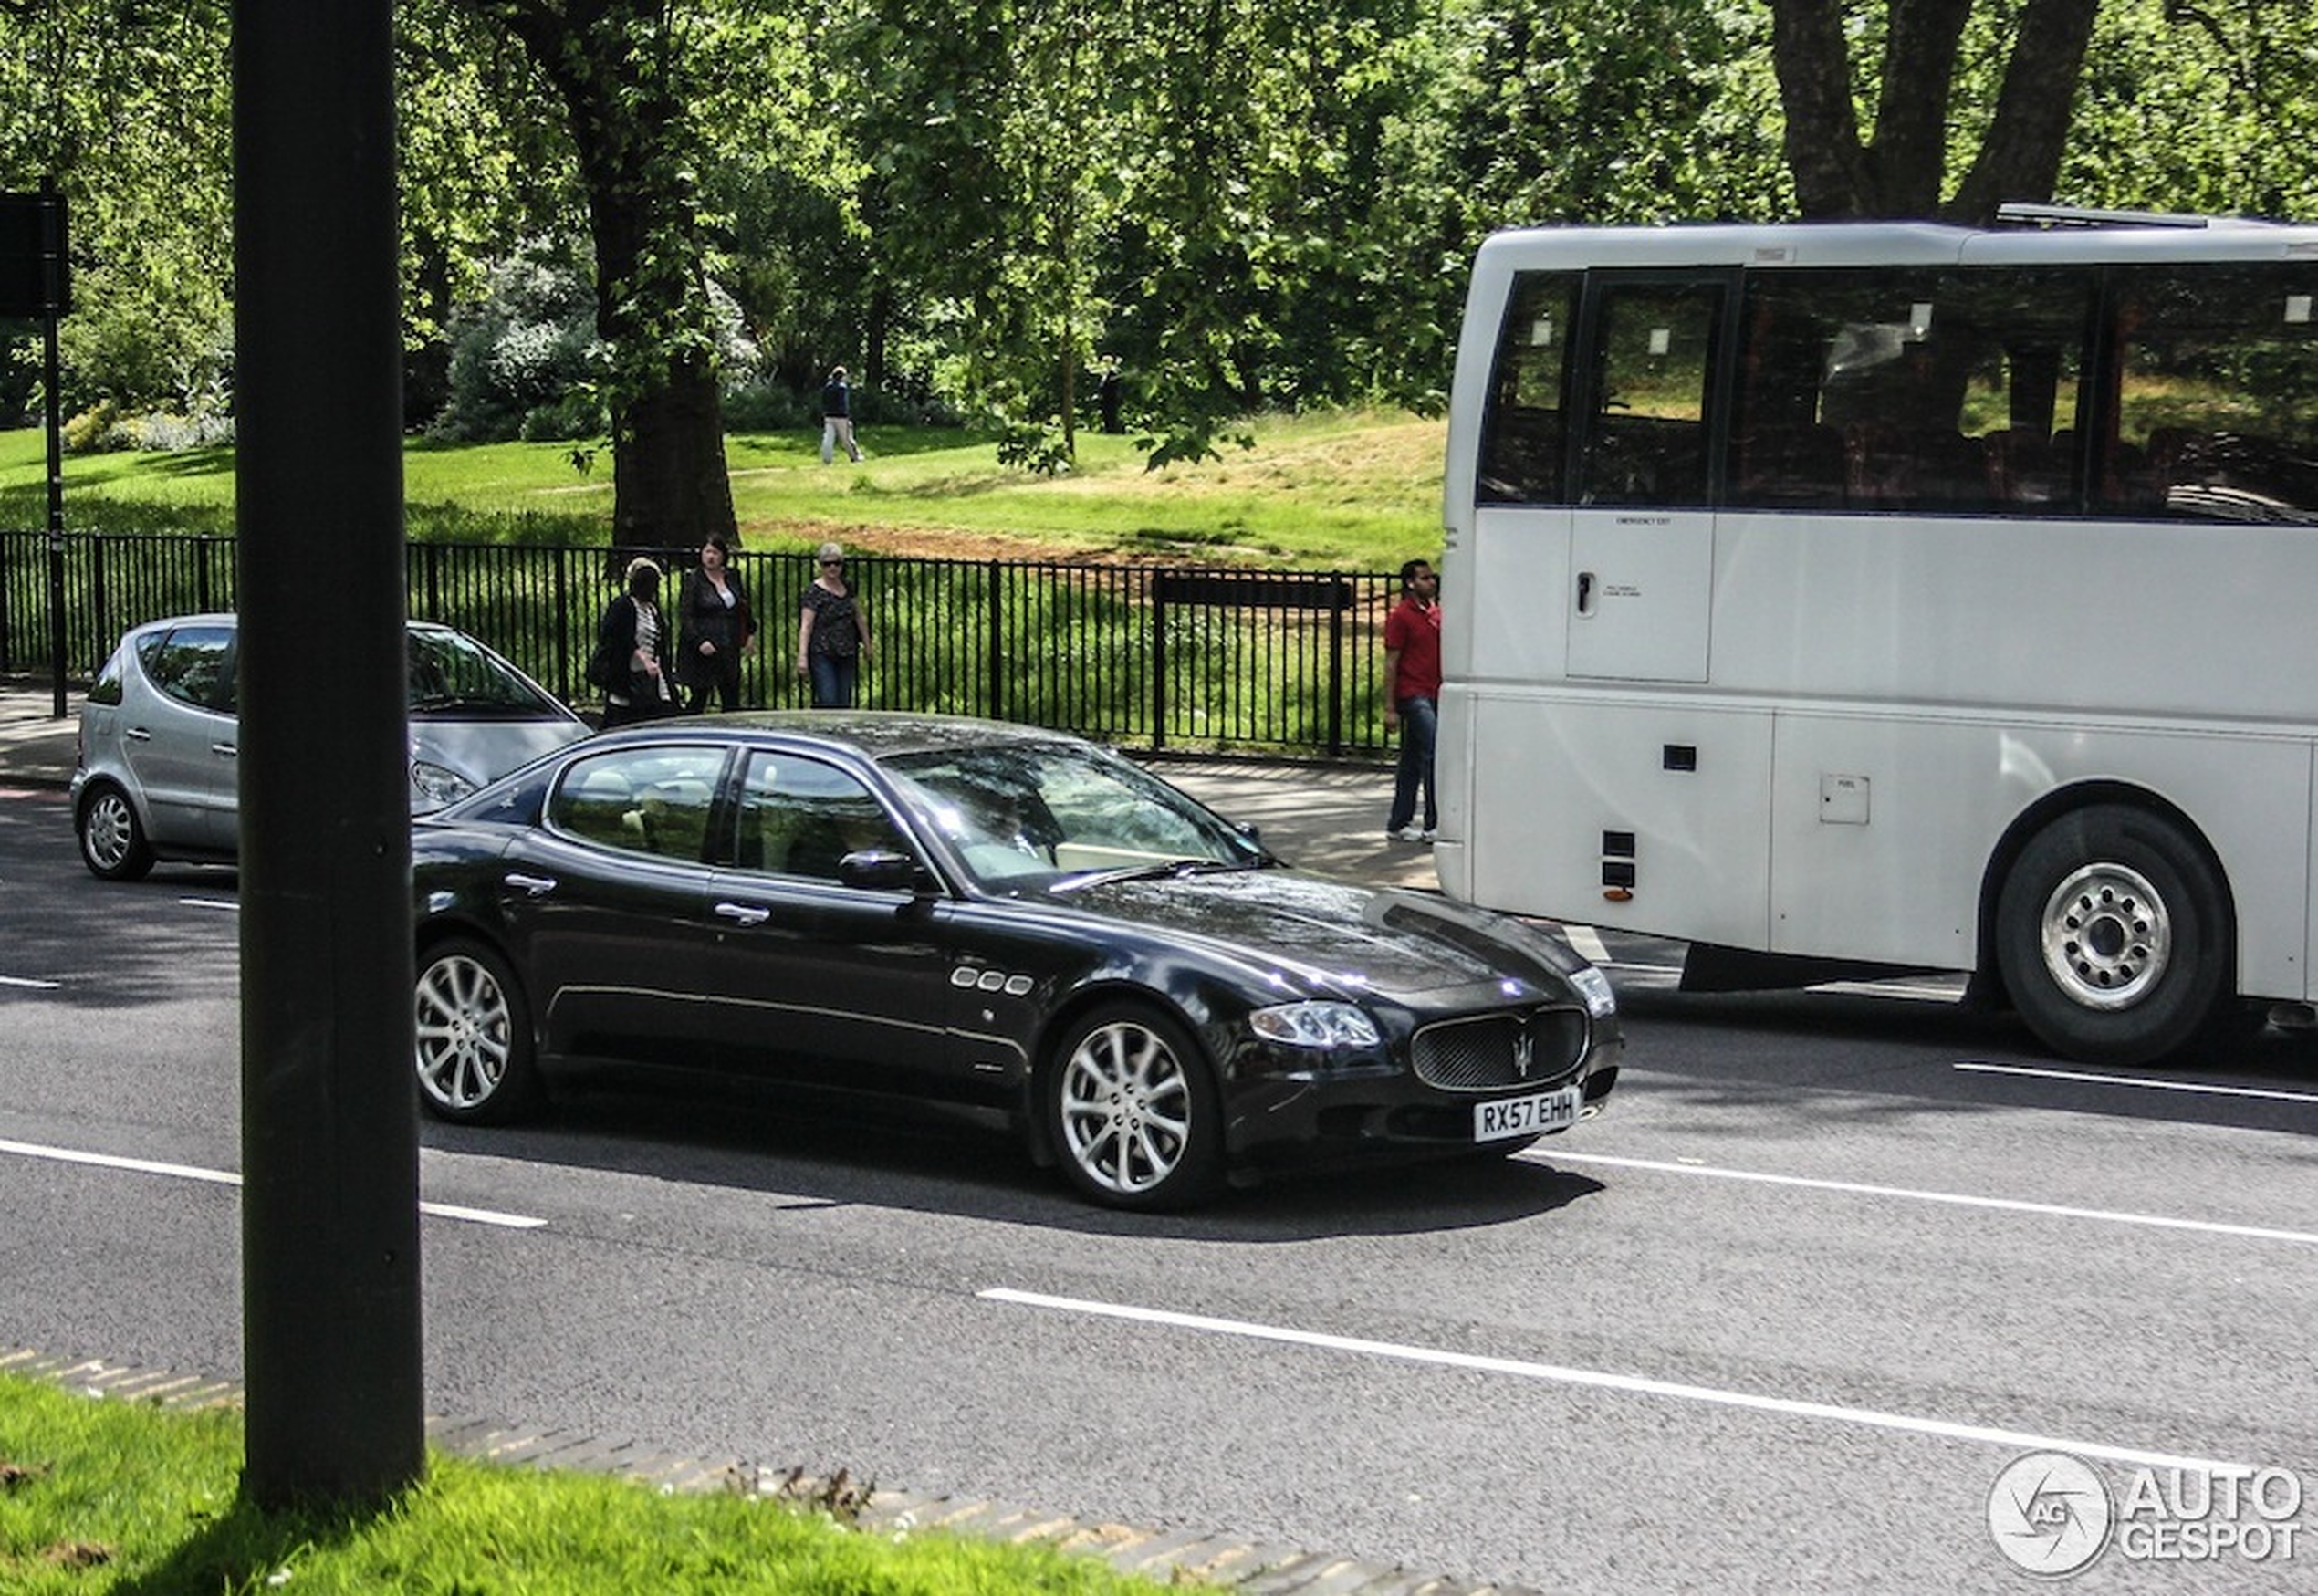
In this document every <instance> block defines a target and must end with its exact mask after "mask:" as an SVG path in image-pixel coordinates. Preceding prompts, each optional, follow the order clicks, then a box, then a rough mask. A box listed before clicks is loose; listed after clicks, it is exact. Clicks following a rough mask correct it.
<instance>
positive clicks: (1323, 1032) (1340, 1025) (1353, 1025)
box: [1248, 1003, 1383, 1048]
mask: <svg viewBox="0 0 2318 1596" xmlns="http://www.w3.org/2000/svg"><path fill="white" fill-rule="evenodd" d="M1248 1028H1250V1029H1251V1030H1253V1031H1254V1032H1255V1033H1256V1034H1257V1035H1258V1036H1259V1037H1261V1038H1263V1039H1264V1040H1266V1041H1267V1042H1277V1043H1279V1045H1280V1046H1282V1047H1287V1048H1373V1047H1376V1046H1378V1045H1380V1044H1381V1043H1382V1041H1383V1038H1382V1037H1380V1036H1378V1035H1377V1031H1376V1022H1375V1021H1374V1020H1373V1019H1371V1018H1369V1017H1368V1015H1367V1013H1366V1011H1364V1010H1363V1009H1361V1008H1359V1007H1355V1006H1353V1005H1352V1004H1350V1003H1282V1004H1279V1005H1276V1006H1274V1007H1270V1008H1259V1009H1258V1010H1256V1011H1255V1012H1254V1013H1253V1014H1251V1015H1249V1016H1248Z"/></svg>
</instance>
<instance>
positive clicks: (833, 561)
mask: <svg viewBox="0 0 2318 1596" xmlns="http://www.w3.org/2000/svg"><path fill="white" fill-rule="evenodd" d="M869 646H870V632H869V620H868V618H867V617H866V616H864V615H863V614H862V613H861V604H860V601H859V600H858V598H857V597H856V595H855V594H854V591H853V589H852V585H851V583H849V582H848V581H846V579H845V551H844V550H843V549H842V548H839V547H838V546H837V545H836V544H834V543H824V544H822V545H821V552H820V575H819V576H817V577H815V578H814V579H812V582H811V583H810V584H809V586H808V587H807V588H806V589H805V602H804V605H803V608H802V609H801V610H800V611H799V616H798V621H797V673H798V674H799V675H800V676H804V677H807V678H809V680H810V681H811V683H812V684H813V707H814V708H815V709H851V708H852V707H853V692H854V688H855V686H856V685H857V683H859V680H860V675H861V656H862V655H863V654H865V653H867V652H869Z"/></svg>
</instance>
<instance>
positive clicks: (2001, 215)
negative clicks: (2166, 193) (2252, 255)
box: [1996, 200, 2213, 227]
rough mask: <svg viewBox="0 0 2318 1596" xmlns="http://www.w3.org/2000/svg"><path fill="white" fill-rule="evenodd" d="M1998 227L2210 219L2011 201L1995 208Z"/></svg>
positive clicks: (2188, 223)
mask: <svg viewBox="0 0 2318 1596" xmlns="http://www.w3.org/2000/svg"><path fill="white" fill-rule="evenodd" d="M1996 224H1997V225H1998V226H1999V227H2210V226H2212V225H2213V218H2212V217H2210V216H2189V215H2183V214H2179V213H2177V212H2170V211H2095V210H2090V209H2088V208H2086V207H2085V206H2083V205H2036V204H2031V203H2028V202H2026V201H2024V200H2008V201H2007V202H2005V203H2003V204H2000V205H1999V206H1997V207H1996Z"/></svg>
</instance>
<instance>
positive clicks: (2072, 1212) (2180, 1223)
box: [1515, 1147, 2318, 1247]
mask: <svg viewBox="0 0 2318 1596" xmlns="http://www.w3.org/2000/svg"><path fill="white" fill-rule="evenodd" d="M1515 1156H1516V1157H1518V1158H1521V1159H1524V1160H1527V1161H1530V1162H1532V1163H1551V1164H1561V1163H1598V1164H1603V1165H1606V1166H1608V1167H1611V1168H1614V1169H1641V1170H1649V1171H1651V1172H1653V1173H1655V1174H1695V1175H1705V1176H1707V1178H1708V1179H1710V1180H1723V1181H1752V1182H1754V1183H1756V1184H1760V1185H1767V1186H1797V1187H1801V1188H1802V1189H1804V1190H1806V1191H1814V1192H1841V1193H1843V1194H1845V1195H1847V1196H1855V1197H1898V1198H1901V1199H1903V1200H1905V1201H1907V1202H1911V1203H1945V1204H1947V1205H1950V1206H1952V1207H1958V1208H1994V1209H1999V1210H2001V1211H2002V1212H2005V1213H2008V1214H2041V1215H2045V1216H2047V1217H2049V1218H2055V1219H2091V1220H2095V1221H2097V1222H2099V1223H2101V1224H2104V1225H2145V1226H2150V1227H2152V1228H2154V1229H2158V1230H2193V1231H2196V1232H2198V1233H2199V1234H2200V1235H2205V1236H2238V1237H2240V1238H2242V1239H2246V1240H2251V1241H2287V1242H2292V1243H2294V1244H2295V1245H2297V1246H2301V1247H2318V1232H2313V1231H2308V1230H2279V1229H2274V1228H2272V1227H2271V1226H2263V1225H2228V1224H2224V1223H2222V1222H2220V1221H2219V1220H2213V1219H2177V1218H2173V1217H2171V1216H2169V1215H2163V1214H2128V1213H2123V1212H2120V1211H2117V1210H2114V1209H2109V1208H2072V1207H2068V1206H2066V1205H2062V1204H2059V1203H2031V1202H2028V1201H2026V1200H2025V1199H2022V1198H2018V1197H1974V1196H1968V1195H1966V1194H1963V1193H1960V1192H1926V1191H1918V1190H1916V1189H1914V1188H1912V1187H1908V1186H1877V1185H1868V1184H1863V1183H1861V1182H1858V1181H1831V1180H1817V1179H1813V1178H1812V1177H1810V1176H1807V1175H1794V1174H1761V1173H1759V1172H1757V1171H1754V1170H1747V1169H1718V1168H1716V1167H1715V1166H1714V1165H1712V1164H1704V1163H1665V1162H1664V1161H1663V1160H1660V1159H1655V1158H1617V1157H1613V1156H1611V1155H1610V1154H1608V1153H1564V1152H1562V1151H1561V1149H1560V1148H1558V1147H1551V1148H1549V1147H1533V1148H1531V1149H1530V1150H1529V1151H1528V1152H1526V1153H1517V1154H1515Z"/></svg>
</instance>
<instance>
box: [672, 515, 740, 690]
mask: <svg viewBox="0 0 2318 1596" xmlns="http://www.w3.org/2000/svg"><path fill="white" fill-rule="evenodd" d="M731 560H732V548H731V546H730V545H729V544H727V543H726V541H725V537H724V535H723V534H722V533H716V534H713V535H711V537H709V539H708V541H707V542H705V543H704V544H702V545H701V546H700V563H699V564H698V565H696V566H694V568H693V569H690V570H688V571H686V572H685V573H684V580H683V581H682V582H680V583H678V584H677V589H676V621H677V624H678V625H679V626H680V627H681V628H682V629H683V633H684V643H683V646H682V647H680V648H679V649H678V650H677V651H676V679H677V680H678V681H680V682H682V683H684V685H685V686H686V687H687V688H689V689H690V690H691V693H692V702H691V703H690V704H686V705H685V706H684V707H685V708H686V709H688V710H689V711H691V712H692V713H693V714H694V715H698V714H700V713H701V712H702V711H703V710H705V709H706V708H707V707H708V695H709V694H711V693H714V694H715V695H716V707H717V708H719V709H722V710H726V711H731V710H736V709H738V708H739V707H740V656H741V652H742V651H743V650H745V649H747V647H748V640H749V637H750V635H751V634H752V633H754V632H755V631H756V630H757V620H756V617H755V616H754V615H753V614H751V613H750V611H749V608H748V595H747V593H746V592H744V591H743V590H742V589H741V585H740V576H739V574H738V573H737V572H736V571H735V570H734V569H732V563H731Z"/></svg>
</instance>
